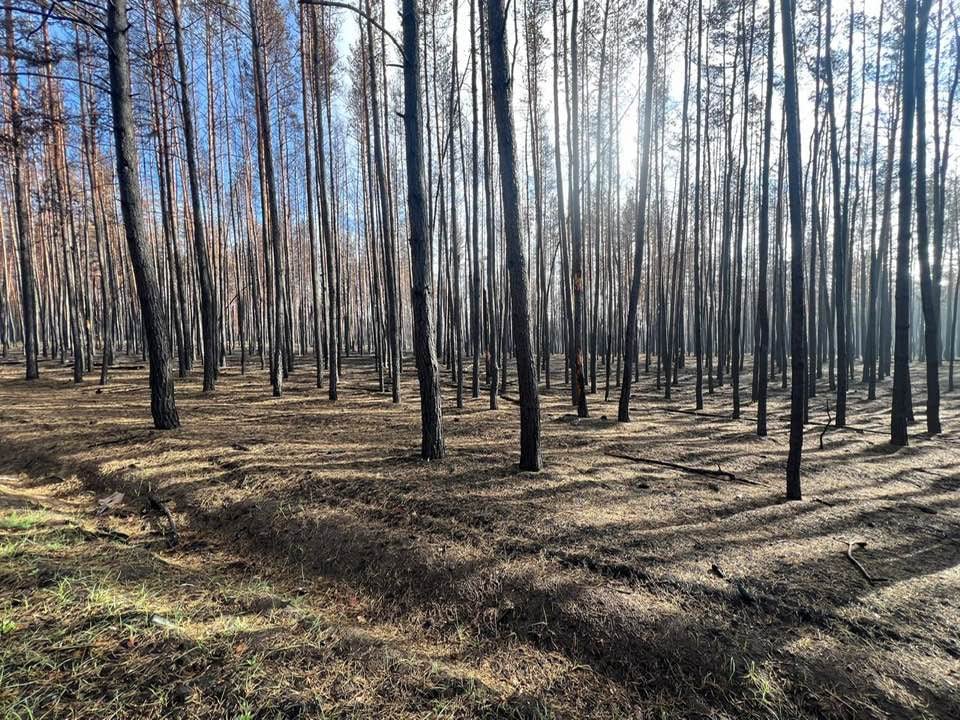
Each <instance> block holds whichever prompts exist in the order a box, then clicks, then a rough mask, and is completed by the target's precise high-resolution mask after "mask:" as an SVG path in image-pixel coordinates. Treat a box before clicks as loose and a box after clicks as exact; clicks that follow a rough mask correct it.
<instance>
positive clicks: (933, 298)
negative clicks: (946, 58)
mask: <svg viewBox="0 0 960 720" xmlns="http://www.w3.org/2000/svg"><path fill="white" fill-rule="evenodd" d="M931 3H932V0H920V4H919V6H918V9H919V19H918V22H917V58H916V65H915V70H916V83H917V89H916V91H917V181H916V182H917V249H918V251H919V256H920V301H921V304H922V307H923V338H924V355H925V356H926V358H925V359H926V368H927V432H928V433H929V434H930V435H939V434H940V432H941V429H940V308H939V306H938V305H939V299H938V296H937V294H936V293H935V292H934V289H933V278H932V277H931V270H930V230H929V225H928V217H927V133H926V122H927V110H926V79H925V72H926V66H927V62H926V59H927V26H928V24H929V20H930V5H931ZM937 90H938V88H937V87H936V86H934V92H937ZM935 255H936V252H935ZM934 262H935V264H936V259H935V260H934ZM933 274H935V275H939V273H938V272H936V271H934V273H933Z"/></svg>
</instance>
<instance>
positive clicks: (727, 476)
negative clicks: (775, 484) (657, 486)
mask: <svg viewBox="0 0 960 720" xmlns="http://www.w3.org/2000/svg"><path fill="white" fill-rule="evenodd" d="M605 454H606V455H609V456H610V457H615V458H619V459H621V460H630V461H631V462H637V463H644V464H646V465H658V466H660V467H666V468H670V469H671V470H679V471H681V472H686V473H690V474H692V475H704V476H706V477H712V478H719V479H721V480H728V481H729V482H735V483H743V484H745V485H760V486H762V485H763V483H760V482H757V481H756V480H747V479H746V478H740V477H737V476H736V475H734V474H733V473H732V472H727V471H726V470H723V469H721V468H720V466H717V469H716V470H710V469H708V468H698V467H693V466H691V465H681V464H679V463H672V462H667V461H666V460H654V459H653V458H645V457H638V456H637V455H627V454H626V453H615V452H608V453H605Z"/></svg>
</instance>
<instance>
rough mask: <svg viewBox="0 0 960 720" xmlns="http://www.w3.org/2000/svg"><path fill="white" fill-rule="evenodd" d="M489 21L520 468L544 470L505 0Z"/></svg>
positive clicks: (493, 0) (491, 7)
mask: <svg viewBox="0 0 960 720" xmlns="http://www.w3.org/2000/svg"><path fill="white" fill-rule="evenodd" d="M650 1H651V2H652V0H650ZM487 21H488V22H487V31H488V33H489V41H490V80H491V87H492V95H493V106H494V116H495V118H496V123H497V148H498V150H499V158H500V193H501V199H502V202H503V224H504V235H505V240H506V247H507V270H508V272H509V277H510V297H511V308H512V315H513V318H512V319H513V323H512V325H513V345H514V356H515V357H516V361H517V383H518V387H519V390H520V469H521V470H539V469H540V467H541V465H542V458H541V454H540V399H539V397H538V393H537V373H536V368H535V367H534V358H533V342H532V337H531V334H530V299H529V296H528V293H527V268H526V258H525V257H524V252H523V245H522V243H521V238H520V191H519V185H518V182H517V168H516V140H515V137H514V128H513V116H512V108H511V93H510V75H509V72H510V67H509V62H508V59H507V43H506V13H505V9H504V0H487Z"/></svg>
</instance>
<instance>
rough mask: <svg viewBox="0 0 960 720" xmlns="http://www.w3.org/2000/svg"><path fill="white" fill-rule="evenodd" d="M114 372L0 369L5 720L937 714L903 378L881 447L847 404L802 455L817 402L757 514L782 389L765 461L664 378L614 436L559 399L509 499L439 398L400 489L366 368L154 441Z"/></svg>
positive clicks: (876, 432) (942, 475)
mask: <svg viewBox="0 0 960 720" xmlns="http://www.w3.org/2000/svg"><path fill="white" fill-rule="evenodd" d="M124 362H125V363H127V364H128V367H127V368H126V369H118V370H116V371H114V372H113V373H112V375H111V379H110V382H109V384H108V385H107V386H105V387H103V388H99V387H98V386H97V385H96V382H95V381H94V380H91V381H88V382H86V383H84V384H81V385H79V386H74V385H73V383H72V382H71V376H70V371H69V368H63V367H60V366H58V365H55V364H53V363H49V362H44V363H43V364H42V367H41V373H42V375H41V379H40V380H39V381H36V382H33V383H31V384H29V385H28V384H27V383H26V382H25V381H23V380H22V379H21V373H22V367H21V366H16V365H3V366H0V717H3V718H27V717H33V718H41V717H49V718H67V717H69V718H74V717H76V718H111V717H115V718H150V717H177V718H214V717H225V718H226V717H230V718H273V717H284V718H294V717H311V718H313V717H316V718H321V717H324V718H327V717H329V718H340V717H366V718H425V717H437V718H441V717H451V718H452V717H458V718H459V717H470V718H473V717H516V718H550V717H558V718H614V717H631V718H646V717H651V718H653V717H658V718H663V717H669V718H697V717H703V718H731V719H733V718H754V717H756V718H761V717H764V718H766V717H782V718H791V717H804V718H815V717H816V718H821V717H826V718H874V717H891V718H957V717H960V636H958V628H960V395H958V394H945V395H944V400H943V421H944V422H943V424H944V427H945V428H946V430H947V432H945V433H944V434H943V435H941V436H938V437H936V438H928V437H926V436H925V435H924V434H922V430H923V428H924V424H923V414H922V411H923V391H922V388H923V382H922V371H921V368H919V367H917V368H915V376H914V403H915V405H916V408H917V411H918V417H917V419H918V424H917V425H916V426H914V427H912V428H911V433H912V434H911V443H910V445H909V446H908V447H906V448H901V449H896V450H894V449H892V448H891V447H890V446H888V445H887V442H886V441H887V432H888V431H887V427H888V408H889V396H888V395H884V396H883V397H881V399H880V400H878V401H876V402H873V403H867V402H866V401H865V393H866V389H865V387H864V386H862V385H861V384H860V383H853V384H852V387H851V391H850V402H849V411H848V417H849V422H850V424H851V425H853V426H855V428H857V429H847V430H836V429H831V430H829V431H827V432H826V433H825V434H823V437H822V442H823V448H822V449H821V448H820V438H821V433H822V432H823V429H824V423H825V422H826V416H827V413H826V409H825V408H826V404H827V401H828V397H829V398H830V404H831V406H832V404H833V398H832V397H830V395H829V394H828V392H827V390H826V381H824V382H823V385H822V386H821V394H820V395H819V396H818V397H817V398H816V399H814V400H812V405H811V408H812V413H811V415H812V417H811V420H812V421H813V423H812V424H810V425H808V426H807V431H806V436H805V441H804V457H803V483H804V498H805V499H804V500H803V501H801V502H796V503H786V502H784V501H783V497H784V466H785V461H786V455H787V444H788V443H787V417H786V413H787V404H788V396H787V394H786V392H785V391H783V390H781V389H780V387H779V383H778V384H777V385H776V386H772V387H771V394H772V397H771V401H770V435H769V436H768V437H766V438H759V437H757V436H756V434H755V415H754V413H755V406H754V405H753V404H750V403H746V404H745V406H744V410H745V411H744V415H743V418H742V419H741V420H739V421H733V420H730V419H729V410H730V406H731V402H730V389H729V387H728V386H725V387H723V388H720V389H718V390H717V391H716V392H715V393H714V394H713V395H708V396H706V409H705V411H704V412H703V413H701V414H698V415H693V414H690V413H689V410H690V409H691V408H692V407H693V398H692V392H693V389H692V376H691V375H690V371H689V370H687V371H685V372H684V373H683V374H682V375H681V378H680V386H679V387H678V388H675V389H674V398H673V400H672V401H664V400H663V399H662V397H661V395H662V393H661V392H660V391H658V390H656V388H655V384H654V380H655V378H654V375H653V373H652V372H651V374H650V375H649V376H642V377H641V382H640V383H639V385H638V386H637V388H636V395H635V397H634V402H633V406H634V407H635V410H634V413H633V417H634V422H632V423H631V424H629V425H625V426H624V425H619V424H617V423H616V422H615V421H614V419H615V417H616V396H615V394H613V393H612V398H611V401H610V402H602V396H603V393H602V389H601V392H600V393H598V394H596V395H591V396H590V397H589V402H590V411H591V417H590V418H589V419H585V420H577V419H575V417H574V416H572V415H571V414H570V408H569V401H568V394H567V389H566V387H565V386H562V385H560V384H559V383H557V384H556V385H555V387H554V389H553V391H550V392H546V393H544V395H543V396H542V399H543V408H542V418H543V447H544V461H545V469H544V470H543V471H542V472H540V473H520V472H518V471H517V468H516V460H517V455H518V411H517V407H516V406H515V405H514V404H513V403H511V402H506V401H504V402H501V407H500V409H499V410H497V411H495V412H492V411H490V410H488V409H487V402H488V401H487V399H486V398H485V397H481V398H480V399H477V400H472V399H468V400H467V401H466V407H465V408H464V409H462V410H457V409H455V408H453V403H452V402H451V400H452V398H453V395H454V393H453V390H452V388H449V387H447V388H445V397H446V398H447V402H446V404H445V408H444V412H445V425H444V430H445V434H446V442H447V451H448V455H449V456H448V458H447V459H445V460H443V461H442V462H434V463H424V462H421V461H419V460H418V459H417V454H416V450H417V449H418V448H419V405H418V401H417V399H416V381H415V376H414V374H413V373H412V372H410V371H408V372H407V373H406V375H405V380H404V386H403V388H402V390H403V397H404V402H403V404H402V405H400V406H399V407H398V406H394V405H392V404H391V403H390V398H389V395H384V394H381V393H378V392H377V391H376V386H375V378H374V376H373V373H372V371H371V370H370V366H371V365H372V361H371V360H370V359H369V358H363V359H355V358H354V359H346V360H345V363H344V374H343V377H342V383H341V390H340V397H341V400H340V401H339V402H337V403H336V404H332V403H330V402H329V401H328V400H327V399H326V395H325V392H322V391H319V390H317V388H316V387H315V386H314V375H313V372H312V370H311V369H310V367H309V365H308V364H307V361H306V360H305V361H303V364H302V365H301V367H300V369H298V370H297V372H296V373H294V374H293V375H292V376H291V378H290V380H289V381H288V382H287V384H286V386H285V393H284V395H283V397H282V398H278V399H277V398H273V397H271V395H270V388H269V385H268V382H267V377H266V374H265V373H263V372H261V371H257V372H251V373H248V374H247V375H245V376H241V375H240V374H239V372H238V371H237V370H236V368H233V367H231V368H229V369H227V370H226V371H225V372H224V374H223V377H222V379H221V381H220V384H219V386H218V389H217V391H216V392H215V393H214V394H213V395H211V396H203V395H202V393H201V391H200V389H201V388H200V377H199V372H195V373H194V375H193V377H191V378H190V379H188V380H186V381H180V382H178V384H177V402H178V405H179V408H180V416H181V420H182V422H183V427H182V428H181V429H179V430H176V431H166V432H159V431H155V430H153V429H151V428H152V426H151V424H150V417H149V398H148V392H147V385H146V382H147V378H146V371H145V369H144V368H143V367H133V366H129V363H130V362H131V361H130V360H129V359H125V360H124ZM557 365H558V366H559V362H558V363H557ZM468 374H469V373H468ZM510 379H511V381H512V380H514V379H515V375H514V376H512V377H511V378H510ZM743 387H744V394H745V396H746V397H747V398H749V373H748V374H747V375H746V377H745V379H744V382H743ZM883 392H884V393H887V392H888V389H887V386H886V385H885V386H884V391H883ZM468 394H469V390H468ZM509 394H510V395H511V396H512V397H515V394H516V390H515V386H512V387H511V388H510V393H509ZM681 411H685V412H681ZM611 453H613V454H616V453H620V454H628V455H634V456H643V457H646V458H652V459H659V460H661V461H666V462H671V463H680V464H685V465H691V466H697V467H700V468H705V469H717V468H718V467H719V468H722V470H724V471H728V472H730V473H733V474H734V476H735V477H734V479H731V478H729V477H707V476H700V475H695V474H690V473H686V472H681V471H678V470H675V469H671V468H667V467H663V466H658V465H651V464H646V463H639V462H633V461H630V460H625V459H622V458H619V457H614V456H612V455H611ZM115 493H122V494H123V496H122V498H121V497H120V496H119V495H117V494H115ZM148 495H152V496H153V497H154V498H155V500H156V502H155V503H153V504H151V503H150V501H149V500H148V499H147V498H148ZM158 503H159V504H158ZM161 506H162V507H163V508H166V509H167V510H169V511H170V512H171V513H172V516H171V517H172V519H173V520H174V521H175V523H176V527H177V530H178V539H179V543H178V544H177V545H176V546H175V547H169V542H168V540H170V533H169V522H168V520H167V519H166V517H165V516H164V515H163V513H162V510H161V509H160V508H161ZM98 508H99V510H98ZM860 542H864V543H865V545H858V544H856V543H860ZM851 543H853V544H851ZM848 551H849V552H850V553H851V554H852V557H853V559H854V560H856V562H859V563H860V565H861V566H862V570H861V568H858V566H857V565H856V563H855V562H854V561H853V560H851V557H850V555H848ZM867 575H869V576H870V578H872V579H868V578H867Z"/></svg>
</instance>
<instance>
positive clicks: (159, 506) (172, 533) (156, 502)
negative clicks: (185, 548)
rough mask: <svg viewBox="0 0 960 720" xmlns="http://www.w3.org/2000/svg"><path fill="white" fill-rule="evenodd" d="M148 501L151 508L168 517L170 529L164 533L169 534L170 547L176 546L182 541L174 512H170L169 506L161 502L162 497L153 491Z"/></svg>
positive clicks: (148, 496) (168, 543)
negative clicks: (174, 518)
mask: <svg viewBox="0 0 960 720" xmlns="http://www.w3.org/2000/svg"><path fill="white" fill-rule="evenodd" d="M147 503H148V505H149V508H150V509H151V510H153V511H154V512H157V513H159V514H160V515H163V516H164V517H165V518H166V519H167V523H168V525H169V529H168V531H167V532H165V533H164V535H166V536H167V545H169V546H170V547H176V546H177V543H179V542H180V535H179V533H177V523H176V522H174V520H173V514H172V513H171V512H170V510H169V508H167V506H166V505H164V504H163V503H162V502H160V499H159V498H158V497H157V496H156V495H154V494H152V493H150V494H148V495H147Z"/></svg>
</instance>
